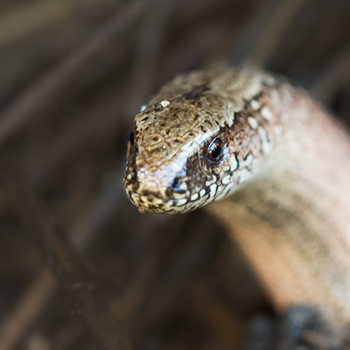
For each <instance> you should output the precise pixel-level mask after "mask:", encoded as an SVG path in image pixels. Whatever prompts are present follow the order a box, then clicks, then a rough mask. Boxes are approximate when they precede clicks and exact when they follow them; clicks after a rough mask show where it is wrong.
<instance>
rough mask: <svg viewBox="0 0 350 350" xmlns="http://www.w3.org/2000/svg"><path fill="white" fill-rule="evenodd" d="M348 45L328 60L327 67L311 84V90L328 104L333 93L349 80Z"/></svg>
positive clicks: (349, 55) (349, 54)
mask: <svg viewBox="0 0 350 350" xmlns="http://www.w3.org/2000/svg"><path fill="white" fill-rule="evenodd" d="M349 62H350V46H348V47H346V49H345V50H343V51H342V52H341V53H340V54H339V55H337V56H336V57H335V59H334V60H333V61H332V62H330V64H329V67H327V69H326V70H325V71H324V72H323V73H321V74H320V76H319V78H318V79H316V81H315V82H314V83H313V84H312V85H313V86H312V88H311V91H312V92H313V94H314V95H315V96H316V97H317V98H318V99H320V100H321V101H322V102H323V103H325V104H329V103H330V102H331V99H332V97H334V94H335V93H336V92H338V91H339V89H340V88H341V87H342V86H344V85H345V84H346V83H349V81H350V70H349V69H348V68H349Z"/></svg>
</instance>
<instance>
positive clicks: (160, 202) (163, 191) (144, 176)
mask: <svg viewBox="0 0 350 350" xmlns="http://www.w3.org/2000/svg"><path fill="white" fill-rule="evenodd" d="M124 187H125V190H126V194H127V196H128V197H129V199H130V200H131V202H132V203H133V204H134V205H136V206H137V207H138V208H139V210H140V211H153V212H167V213H172V212H174V213H175V212H177V211H178V207H182V206H183V205H185V204H186V203H187V201H188V200H187V198H188V194H187V193H186V192H187V191H186V187H187V184H186V173H185V171H184V170H180V171H176V169H172V168H170V167H163V168H162V167H161V168H159V169H156V170H153V171H151V170H150V169H140V170H139V171H137V172H135V173H134V176H132V175H131V176H130V174H128V175H125V178H124Z"/></svg>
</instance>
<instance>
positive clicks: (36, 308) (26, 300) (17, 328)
mask: <svg viewBox="0 0 350 350" xmlns="http://www.w3.org/2000/svg"><path fill="white" fill-rule="evenodd" d="M55 286H56V282H55V280H54V279H53V278H52V275H51V273H50V272H49V271H48V270H43V271H42V273H40V274H39V276H38V277H37V278H36V279H35V281H34V282H33V283H32V284H31V286H30V287H29V289H28V290H27V291H26V292H25V293H24V296H23V297H22V298H21V300H20V302H19V303H18V304H17V305H16V308H15V310H13V312H12V313H11V315H10V316H9V317H8V318H7V319H6V321H5V323H4V325H2V327H1V329H0V349H1V350H11V349H14V348H15V346H16V345H17V344H18V342H19V341H20V340H21V339H22V337H23V334H24V332H25V331H26V330H27V329H28V327H29V325H31V324H32V323H33V321H34V320H35V319H36V318H37V316H38V313H39V312H40V311H41V310H42V305H43V302H44V303H45V304H46V302H47V300H48V299H49V297H50V296H51V295H52V292H53V291H54V290H55Z"/></svg>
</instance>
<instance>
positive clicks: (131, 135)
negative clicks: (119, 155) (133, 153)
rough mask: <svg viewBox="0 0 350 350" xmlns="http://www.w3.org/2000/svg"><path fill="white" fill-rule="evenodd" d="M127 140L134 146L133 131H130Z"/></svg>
mask: <svg viewBox="0 0 350 350" xmlns="http://www.w3.org/2000/svg"><path fill="white" fill-rule="evenodd" d="M129 142H130V143H131V146H134V132H133V131H132V132H131V134H130V136H129Z"/></svg>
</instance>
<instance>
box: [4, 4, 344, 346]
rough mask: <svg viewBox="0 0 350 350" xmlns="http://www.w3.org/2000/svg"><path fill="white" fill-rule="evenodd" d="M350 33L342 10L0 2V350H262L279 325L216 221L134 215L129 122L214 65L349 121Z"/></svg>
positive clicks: (329, 7) (304, 6)
mask: <svg viewBox="0 0 350 350" xmlns="http://www.w3.org/2000/svg"><path fill="white" fill-rule="evenodd" d="M349 33H350V2H349V1H348V0H333V1H326V0H265V1H261V0H244V1H243V0H186V1H183V0H141V1H137V0H133V1H131V0H129V1H126V0H124V1H122V0H99V1H97V0H69V1H68V0H26V1H24V0H17V1H13V0H11V1H10V0H2V1H1V2H0V166H1V168H0V170H1V171H0V191H1V192H0V193H1V194H0V349H1V350H17V349H18V350H22V349H25V350H49V349H50V350H51V349H52V350H71V349H76V350H80V349H84V350H97V349H113V348H114V349H127V348H128V345H127V344H126V343H127V342H128V343H129V344H131V347H132V348H133V349H140V350H148V349H150V350H153V349H165V350H178V349H180V350H186V349H203V350H212V349H213V350H226V349H246V350H252V349H258V347H256V344H254V341H253V340H254V339H253V338H252V336H250V337H249V339H250V340H249V339H248V340H247V334H249V330H251V329H252V327H253V328H254V327H255V328H254V329H255V331H254V332H255V333H254V334H255V335H257V334H258V333H259V332H260V333H261V334H262V336H263V338H264V339H270V338H271V337H272V335H273V330H272V328H271V327H272V326H273V324H275V323H278V322H279V317H278V315H275V314H274V311H273V308H272V306H271V303H270V301H269V300H268V298H267V297H266V295H265V293H264V290H263V289H262V288H261V286H260V285H259V282H258V280H257V279H256V278H255V276H254V273H253V272H252V271H251V270H250V268H249V265H248V264H247V263H246V262H245V260H244V258H243V257H242V256H241V254H240V251H239V249H238V248H237V247H236V246H235V244H234V243H232V241H231V240H229V238H228V237H227V236H226V234H225V232H224V230H223V229H222V227H221V226H220V223H218V222H215V221H214V220H213V219H212V218H211V217H209V216H208V215H206V212H205V211H204V210H199V211H196V212H193V213H190V214H186V215H181V216H172V217H168V216H163V215H151V214H145V215H142V214H140V213H138V211H137V210H136V208H134V207H133V206H132V205H131V204H130V203H129V202H128V201H127V199H126V197H125V195H124V193H123V189H122V184H121V181H122V175H123V170H124V159H125V151H126V144H127V140H128V136H129V132H130V128H131V124H132V121H133V118H134V115H135V114H136V113H137V112H138V110H139V108H140V106H141V105H142V104H143V103H145V102H147V99H148V98H149V97H150V96H151V95H152V94H153V93H155V92H156V91H157V89H159V88H160V87H161V85H162V84H163V83H165V82H166V81H167V80H169V79H170V78H171V77H173V76H174V75H176V74H177V73H179V72H184V71H190V70H192V69H196V68H200V67H203V66H205V65H207V64H211V63H213V62H218V61H222V60H225V61H229V62H231V63H232V64H235V65H241V64H242V63H244V62H254V63H255V64H257V65H259V66H261V67H263V68H264V69H267V70H270V71H272V72H275V73H278V74H282V75H284V76H286V77H287V78H288V79H290V81H292V82H293V83H294V84H297V85H301V86H302V87H304V88H305V89H307V90H308V91H309V92H310V93H311V94H312V95H313V96H314V97H315V98H316V99H318V100H319V101H320V102H321V103H323V104H324V105H325V106H326V107H327V108H328V109H330V110H331V111H333V112H334V113H335V114H336V115H337V116H339V117H340V118H341V119H342V120H343V121H344V122H345V123H349V121H350V98H349V97H350V70H349V62H350V41H349ZM71 247H73V248H72V249H71ZM53 275H54V276H55V278H53V277H52V276H53ZM259 325H260V326H259ZM259 327H260V328H259ZM261 334H260V335H261ZM252 339H253V340H252ZM259 344H260V343H259ZM259 349H260V348H259Z"/></svg>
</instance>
